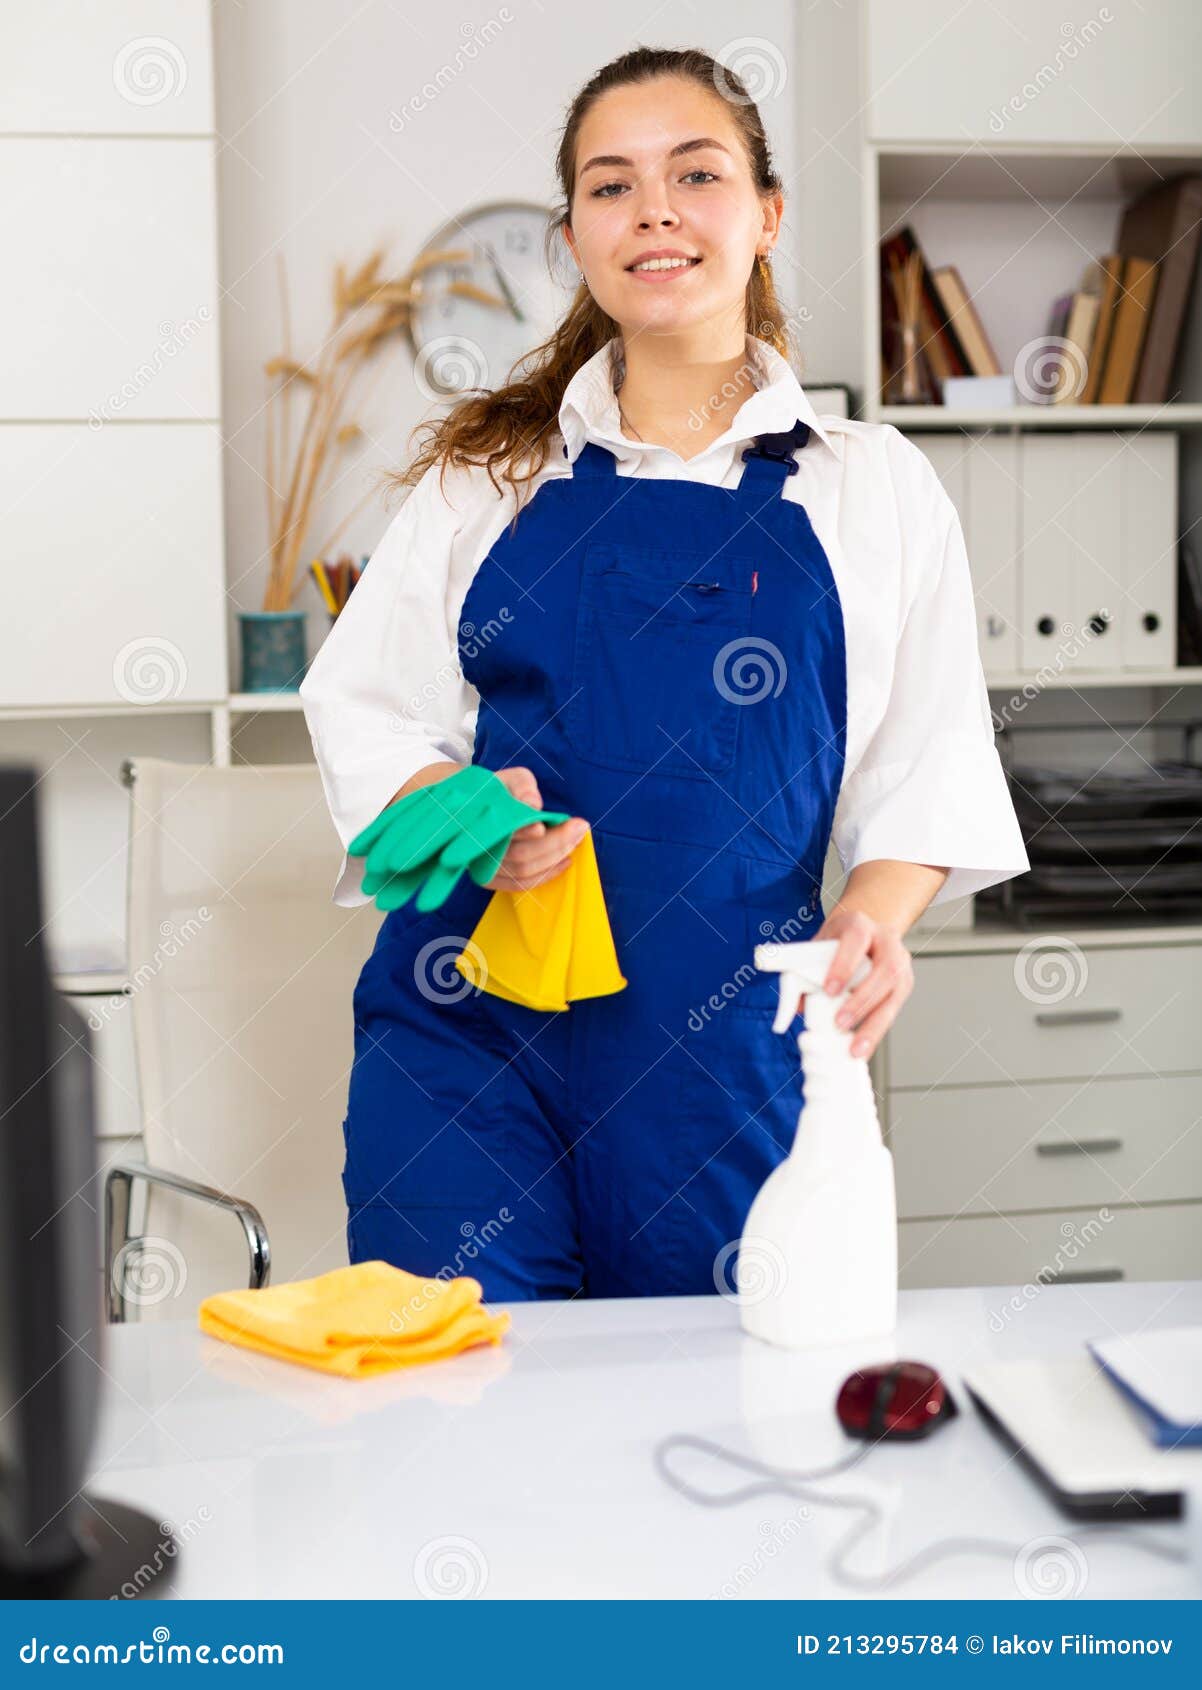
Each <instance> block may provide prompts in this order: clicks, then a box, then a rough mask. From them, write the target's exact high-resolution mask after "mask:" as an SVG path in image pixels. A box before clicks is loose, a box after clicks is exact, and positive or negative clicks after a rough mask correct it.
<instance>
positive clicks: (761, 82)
mask: <svg viewBox="0 0 1202 1690" xmlns="http://www.w3.org/2000/svg"><path fill="white" fill-rule="evenodd" d="M714 58H715V59H716V60H717V63H716V64H715V65H714V87H715V89H716V90H717V92H718V93H719V94H720V95H721V96H722V98H723V99H724V100H729V101H730V103H731V105H732V106H749V105H752V104H754V103H756V102H757V101H759V100H764V99H771V97H772V96H773V95H774V94H780V93H783V92H784V87H785V83H786V82H787V81H788V79H789V67H788V64H787V63H786V61H785V55H784V54H783V53H782V52H781V50H780V48H779V47H778V46H777V45H776V43H775V41H765V40H764V38H763V36H760V35H741V36H739V37H738V38H737V39H736V40H734V41H728V42H727V43H726V45H725V47H720V48H719V49H718V51H717V52H716V53H715V54H714ZM732 75H734V76H737V77H738V79H739V81H740V82H741V83H742V85H743V88H744V89H746V93H744V92H742V90H740V89H737V88H735V87H734V85H733V84H732V82H731V80H730V78H731V76H732Z"/></svg>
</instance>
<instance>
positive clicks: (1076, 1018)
mask: <svg viewBox="0 0 1202 1690" xmlns="http://www.w3.org/2000/svg"><path fill="white" fill-rule="evenodd" d="M1122 1013H1123V1012H1122V1010H1121V1009H1037V1010H1036V1011H1035V1024H1036V1026H1039V1027H1080V1026H1083V1025H1084V1023H1085V1022H1087V1021H1117V1020H1118V1019H1119V1017H1120V1016H1121V1015H1122Z"/></svg>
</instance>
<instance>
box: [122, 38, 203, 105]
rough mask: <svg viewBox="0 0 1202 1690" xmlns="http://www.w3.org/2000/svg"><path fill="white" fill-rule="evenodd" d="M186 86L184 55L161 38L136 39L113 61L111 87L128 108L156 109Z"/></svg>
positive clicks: (171, 43) (186, 71)
mask: <svg viewBox="0 0 1202 1690" xmlns="http://www.w3.org/2000/svg"><path fill="white" fill-rule="evenodd" d="M187 83H188V65H187V61H186V60H185V58H184V55H183V54H182V53H181V52H180V50H179V48H178V47H177V46H176V45H175V42H174V41H168V40H167V39H166V37H165V36H162V35H140V36H138V37H137V38H136V39H135V40H133V41H127V42H126V43H125V46H124V47H122V49H121V51H120V52H119V53H118V54H117V56H116V58H115V59H114V60H113V87H114V88H115V89H116V90H117V92H118V94H120V96H121V98H122V99H123V100H128V102H129V104H130V105H131V106H157V105H158V104H159V103H160V101H162V100H168V99H170V98H171V96H172V95H173V94H182V93H183V91H184V89H185V88H186V87H187Z"/></svg>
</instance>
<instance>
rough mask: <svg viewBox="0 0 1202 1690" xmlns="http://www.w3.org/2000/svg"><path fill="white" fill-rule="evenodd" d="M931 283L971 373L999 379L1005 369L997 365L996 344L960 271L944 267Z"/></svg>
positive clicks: (933, 275)
mask: <svg viewBox="0 0 1202 1690" xmlns="http://www.w3.org/2000/svg"><path fill="white" fill-rule="evenodd" d="M931 280H932V281H933V282H934V284H935V291H936V293H937V294H938V295H939V301H940V304H941V305H942V306H943V311H944V316H945V317H946V319H947V321H948V322H949V323H951V324H952V325H954V327H955V330H956V333H957V334H958V335H959V336H960V343H961V345H962V346H963V348H964V351H965V353H966V354H967V357H968V361H969V366H970V367H969V372H968V373H969V374H970V375H974V376H1000V375H1001V373H1002V366H1001V365H1000V364H999V363H998V358H997V353H996V352H995V351H994V349H993V342H992V341H991V340H990V338H989V336H988V334H987V333H986V331H985V325H984V323H982V321H981V319H980V316H979V315H978V313H977V308H976V306H975V305H974V304H973V302H972V298H971V296H970V295H969V292H968V289H967V288H966V287H965V286H964V282H963V279H962V278H961V275H960V272H959V270H957V269H956V266H955V265H954V264H941V265H940V266H939V268H938V269H937V270H933V271H932V272H931Z"/></svg>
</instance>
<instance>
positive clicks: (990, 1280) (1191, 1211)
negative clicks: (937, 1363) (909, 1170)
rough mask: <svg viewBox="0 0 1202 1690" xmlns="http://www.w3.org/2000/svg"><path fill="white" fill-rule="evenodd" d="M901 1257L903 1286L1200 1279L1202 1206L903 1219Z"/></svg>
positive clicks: (1032, 1285)
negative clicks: (952, 1219)
mask: <svg viewBox="0 0 1202 1690" xmlns="http://www.w3.org/2000/svg"><path fill="white" fill-rule="evenodd" d="M898 1261H899V1267H900V1274H901V1284H902V1286H903V1288H904V1289H905V1290H916V1289H918V1288H920V1287H925V1286H932V1285H990V1286H1009V1287H1013V1286H1016V1285H1017V1286H1020V1287H1024V1288H1029V1289H1030V1291H1031V1292H1032V1293H1036V1292H1037V1291H1038V1288H1039V1287H1040V1286H1043V1285H1047V1284H1055V1283H1061V1284H1065V1283H1067V1284H1074V1283H1084V1284H1088V1283H1090V1282H1092V1281H1095V1280H1099V1281H1100V1280H1107V1279H1200V1278H1202V1204H1198V1203H1159V1204H1155V1205H1153V1206H1151V1207H1149V1208H1146V1209H1135V1208H1131V1209H1111V1208H1108V1207H1107V1208H1104V1209H1103V1210H1097V1209H1077V1210H1075V1211H1066V1210H1063V1209H1061V1210H1055V1211H1052V1212H1051V1213H1048V1214H1042V1215H964V1216H961V1217H960V1219H959V1220H954V1221H902V1222H901V1224H900V1226H899V1227H898Z"/></svg>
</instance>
